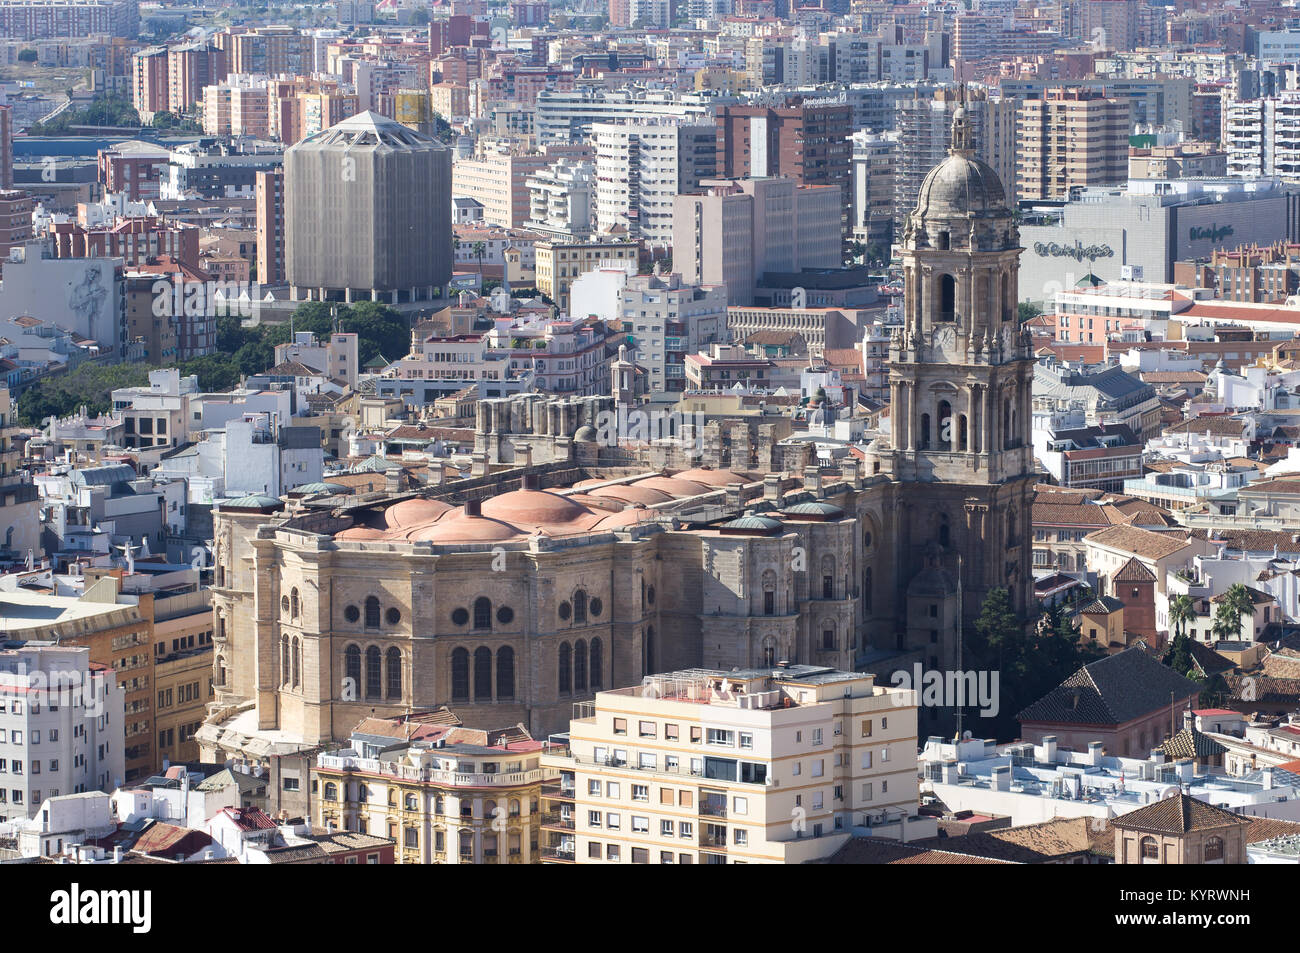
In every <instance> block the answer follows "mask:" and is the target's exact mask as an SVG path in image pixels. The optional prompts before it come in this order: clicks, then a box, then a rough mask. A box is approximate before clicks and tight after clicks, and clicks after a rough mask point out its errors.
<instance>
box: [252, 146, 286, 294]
mask: <svg viewBox="0 0 1300 953" xmlns="http://www.w3.org/2000/svg"><path fill="white" fill-rule="evenodd" d="M257 280H258V281H259V282H260V283H262V284H264V285H278V284H283V283H284V280H285V273H284V170H283V169H273V170H270V171H266V172H258V173H257Z"/></svg>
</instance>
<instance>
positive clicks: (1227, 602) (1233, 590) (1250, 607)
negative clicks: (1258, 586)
mask: <svg viewBox="0 0 1300 953" xmlns="http://www.w3.org/2000/svg"><path fill="white" fill-rule="evenodd" d="M1219 609H1220V611H1223V610H1225V609H1226V610H1228V611H1230V612H1231V613H1232V619H1233V620H1234V623H1233V626H1232V634H1233V637H1234V638H1239V637H1240V636H1241V625H1242V622H1241V619H1242V616H1250V617H1251V618H1254V616H1255V600H1254V599H1253V598H1251V595H1250V590H1249V589H1247V588H1246V587H1245V586H1244V585H1242V584H1241V583H1239V582H1235V583H1233V584H1232V585H1231V586H1229V587H1228V591H1227V592H1225V593H1224V594H1223V602H1222V604H1221V605H1220V606H1219Z"/></svg>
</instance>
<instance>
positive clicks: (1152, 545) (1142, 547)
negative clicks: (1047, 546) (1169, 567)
mask: <svg viewBox="0 0 1300 953" xmlns="http://www.w3.org/2000/svg"><path fill="white" fill-rule="evenodd" d="M1085 538H1086V539H1087V540H1088V542H1090V543H1096V544H1097V545H1099V546H1109V547H1111V548H1112V549H1118V550H1121V551H1123V552H1126V553H1132V554H1133V555H1135V556H1142V557H1144V558H1146V559H1163V558H1164V557H1165V556H1171V555H1173V554H1174V553H1176V552H1178V551H1179V550H1180V549H1182V548H1183V547H1184V546H1186V545H1187V540H1186V539H1185V538H1179V537H1176V536H1166V535H1164V534H1163V533H1156V532H1153V531H1151V530H1147V529H1140V528H1138V527H1136V526H1112V527H1111V528H1110V529H1103V530H1098V531H1097V532H1095V533H1089V534H1088V535H1087V537H1085Z"/></svg>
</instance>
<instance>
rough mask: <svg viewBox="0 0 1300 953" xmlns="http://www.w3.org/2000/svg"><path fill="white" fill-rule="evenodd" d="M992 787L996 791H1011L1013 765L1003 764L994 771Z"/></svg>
mask: <svg viewBox="0 0 1300 953" xmlns="http://www.w3.org/2000/svg"><path fill="white" fill-rule="evenodd" d="M991 786H992V788H993V790H994V791H1010V790H1011V765H1009V764H1002V765H998V766H997V767H996V768H994V769H993V777H992V785H991Z"/></svg>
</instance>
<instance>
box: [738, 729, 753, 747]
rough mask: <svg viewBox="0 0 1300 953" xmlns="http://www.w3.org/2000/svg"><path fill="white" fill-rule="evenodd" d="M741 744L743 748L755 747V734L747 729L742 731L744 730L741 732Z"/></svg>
mask: <svg viewBox="0 0 1300 953" xmlns="http://www.w3.org/2000/svg"><path fill="white" fill-rule="evenodd" d="M740 746H741V747H742V748H753V747H754V736H753V735H752V734H751V733H749V732H747V731H742V732H741V733H740Z"/></svg>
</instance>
